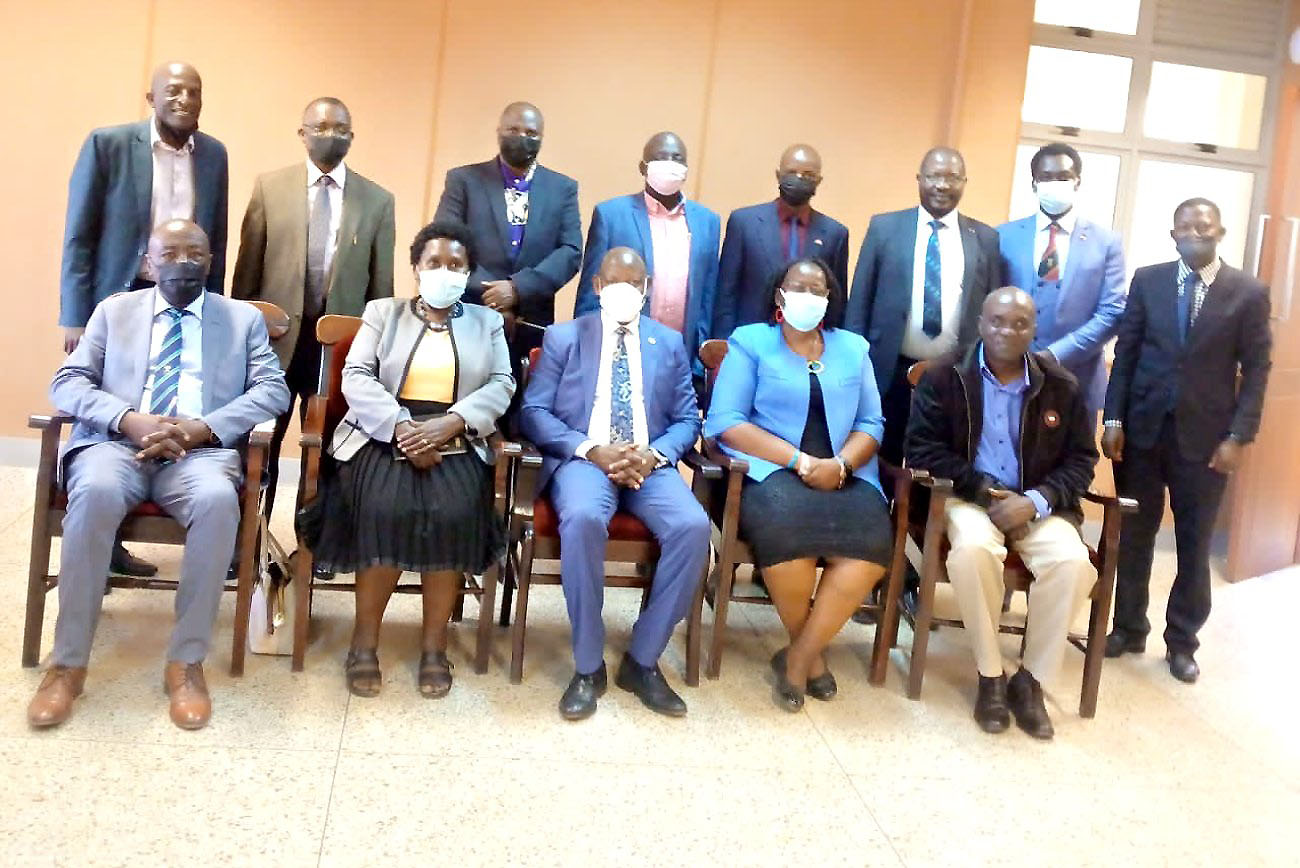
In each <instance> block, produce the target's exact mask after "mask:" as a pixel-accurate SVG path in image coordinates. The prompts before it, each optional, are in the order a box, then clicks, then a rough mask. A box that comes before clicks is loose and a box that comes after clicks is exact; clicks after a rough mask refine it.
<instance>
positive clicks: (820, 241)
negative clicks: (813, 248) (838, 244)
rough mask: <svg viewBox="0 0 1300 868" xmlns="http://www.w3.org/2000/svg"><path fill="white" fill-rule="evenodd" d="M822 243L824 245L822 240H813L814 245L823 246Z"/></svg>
mask: <svg viewBox="0 0 1300 868" xmlns="http://www.w3.org/2000/svg"><path fill="white" fill-rule="evenodd" d="M821 243H822V240H821V239H820V238H814V239H813V244H821Z"/></svg>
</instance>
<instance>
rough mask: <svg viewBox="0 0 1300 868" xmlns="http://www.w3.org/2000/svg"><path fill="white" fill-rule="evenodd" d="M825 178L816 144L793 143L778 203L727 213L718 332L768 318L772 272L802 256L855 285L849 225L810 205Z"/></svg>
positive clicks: (779, 175) (779, 177)
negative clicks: (821, 263)
mask: <svg viewBox="0 0 1300 868" xmlns="http://www.w3.org/2000/svg"><path fill="white" fill-rule="evenodd" d="M821 182H822V158H821V155H820V154H818V153H817V149H816V148H814V147H813V146H812V145H791V146H790V147H788V148H786V149H785V153H783V154H781V162H780V165H779V166H778V168H777V170H776V183H777V190H778V195H777V198H776V201H774V202H764V203H762V204H760V205H750V206H748V207H745V208H737V209H736V210H735V211H732V212H731V216H730V217H728V218H727V234H726V235H725V236H724V237H723V240H722V259H721V261H720V262H719V263H718V295H717V299H716V301H715V302H714V306H713V336H714V337H715V338H727V337H730V335H731V332H732V330H733V329H735V328H737V327H738V326H743V325H749V324H750V323H754V322H762V321H764V320H765V319H766V318H767V311H768V308H769V307H771V304H770V302H771V299H770V298H769V297H768V296H769V293H768V292H767V290H768V288H769V286H770V285H771V278H772V275H773V274H775V273H776V272H777V270H778V269H781V268H784V267H785V266H787V265H789V264H790V263H791V262H793V261H794V260H796V259H798V258H799V257H801V256H815V257H816V258H818V259H820V260H822V261H823V262H825V263H826V264H827V265H829V266H830V268H831V271H832V272H833V273H834V274H835V278H836V279H837V280H839V282H840V286H848V284H849V277H848V274H849V230H848V229H847V228H845V226H844V224H843V223H841V222H839V221H838V220H833V219H831V218H830V217H827V216H826V215H825V214H823V213H821V212H820V211H816V210H814V209H813V207H812V206H811V205H810V204H809V200H811V199H812V197H813V196H814V195H816V193H817V188H818V187H819V186H820V185H821Z"/></svg>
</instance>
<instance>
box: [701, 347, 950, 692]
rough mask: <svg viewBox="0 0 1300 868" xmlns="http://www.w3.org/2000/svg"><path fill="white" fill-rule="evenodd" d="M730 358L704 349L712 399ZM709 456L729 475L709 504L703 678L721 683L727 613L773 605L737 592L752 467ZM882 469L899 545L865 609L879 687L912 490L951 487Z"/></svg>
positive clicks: (707, 447) (709, 450)
mask: <svg viewBox="0 0 1300 868" xmlns="http://www.w3.org/2000/svg"><path fill="white" fill-rule="evenodd" d="M726 355H727V342H726V341H724V340H716V339H715V340H710V341H705V342H704V344H703V345H701V346H700V361H701V362H703V363H704V368H705V371H706V373H707V377H706V390H707V392H708V393H709V395H710V397H711V395H712V391H713V380H714V378H715V377H716V376H717V371H718V368H719V367H720V366H721V364H722V360H723V359H724V358H725V357H726ZM704 454H705V457H706V458H707V459H708V460H709V461H711V462H713V463H715V464H717V465H718V466H719V467H720V469H721V470H722V471H723V473H725V474H726V483H725V486H722V485H718V486H715V487H716V488H718V489H721V491H720V492H719V493H720V494H721V503H722V506H721V509H719V508H718V506H717V504H718V501H717V500H716V499H713V500H711V502H710V506H711V508H710V516H711V518H712V521H713V538H714V546H715V547H716V549H717V551H718V561H717V563H716V565H715V566H714V568H713V570H712V571H711V573H710V575H709V579H708V582H707V583H706V585H705V600H707V601H708V603H709V605H710V606H712V607H713V632H712V634H711V636H710V638H709V657H708V662H707V663H706V664H705V669H704V674H705V675H707V676H708V677H709V678H717V677H718V674H719V672H721V669H722V649H723V644H724V640H725V638H726V631H727V608H728V606H729V604H731V603H758V604H762V605H768V606H770V605H772V600H771V598H770V597H768V596H767V595H765V594H761V593H757V592H750V593H744V592H738V591H737V590H736V585H735V578H736V569H737V568H738V567H740V566H742V565H746V564H749V565H752V564H753V563H754V555H753V552H752V551H751V550H750V547H749V544H748V543H746V542H745V541H744V540H742V539H740V536H739V533H740V493H741V487H742V486H743V484H744V481H745V474H746V473H747V472H748V471H749V463H748V462H747V461H745V460H743V459H740V458H734V457H732V456H731V455H729V454H727V453H726V452H723V451H722V449H721V448H719V446H718V444H717V443H716V442H715V441H713V440H707V439H706V440H705V442H704ZM878 465H879V467H880V474H881V482H882V483H883V484H885V485H890V486H892V487H893V491H894V501H893V503H892V505H891V507H890V518H891V523H892V527H893V535H894V544H893V556H892V558H891V560H890V564H889V569H888V570H887V571H886V573H885V578H884V582H885V592H884V594H882V595H881V602H880V603H879V604H878V605H877V604H869V605H868V606H867V607H866V608H868V609H871V610H873V611H875V612H876V615H877V624H878V625H879V626H878V627H877V628H876V635H875V641H874V643H873V645H872V650H871V668H870V672H869V676H868V681H869V682H870V683H872V684H875V685H880V684H884V682H885V671H886V667H887V665H888V662H889V650H890V648H892V647H893V645H894V637H895V632H894V631H896V630H897V627H898V618H897V615H896V611H897V609H898V600H899V596H900V594H901V593H902V589H903V575H904V569H905V546H906V544H907V531H908V522H907V516H908V510H909V508H910V506H911V503H912V486H913V484H914V483H916V484H921V485H925V486H927V487H931V488H940V489H944V488H945V487H951V484H950V483H948V482H947V481H946V480H933V479H931V478H930V476H929V474H927V473H923V472H919V471H914V470H904V469H902V468H898V467H894V466H893V465H891V464H887V463H886V462H884V461H883V460H881V461H879V462H878Z"/></svg>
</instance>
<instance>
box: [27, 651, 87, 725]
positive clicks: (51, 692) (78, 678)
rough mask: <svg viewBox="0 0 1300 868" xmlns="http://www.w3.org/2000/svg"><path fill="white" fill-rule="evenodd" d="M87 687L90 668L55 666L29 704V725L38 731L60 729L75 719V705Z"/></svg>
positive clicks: (47, 672)
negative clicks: (73, 715)
mask: <svg viewBox="0 0 1300 868" xmlns="http://www.w3.org/2000/svg"><path fill="white" fill-rule="evenodd" d="M85 684H86V667H84V666H81V667H75V668H74V667H71V666H51V667H50V668H49V669H47V670H46V671H45V677H44V678H42V679H41V686H40V687H38V688H36V695H35V696H33V697H32V701H31V702H29V703H27V722H28V723H29V724H30V725H32V726H34V727H37V728H40V729H43V728H45V727H48V726H58V725H59V724H60V723H63V721H65V720H67V719H68V718H69V717H71V716H72V701H73V700H74V699H76V698H77V697H78V696H80V695H81V690H82V688H83V687H84V686H85Z"/></svg>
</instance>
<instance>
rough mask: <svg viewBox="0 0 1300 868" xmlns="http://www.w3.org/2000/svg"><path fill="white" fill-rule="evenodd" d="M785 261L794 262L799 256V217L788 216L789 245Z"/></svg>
mask: <svg viewBox="0 0 1300 868" xmlns="http://www.w3.org/2000/svg"><path fill="white" fill-rule="evenodd" d="M785 258H786V261H787V262H794V261H795V260H796V259H798V258H799V218H798V217H791V218H790V246H789V247H788V248H787V250H786V257H785Z"/></svg>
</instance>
